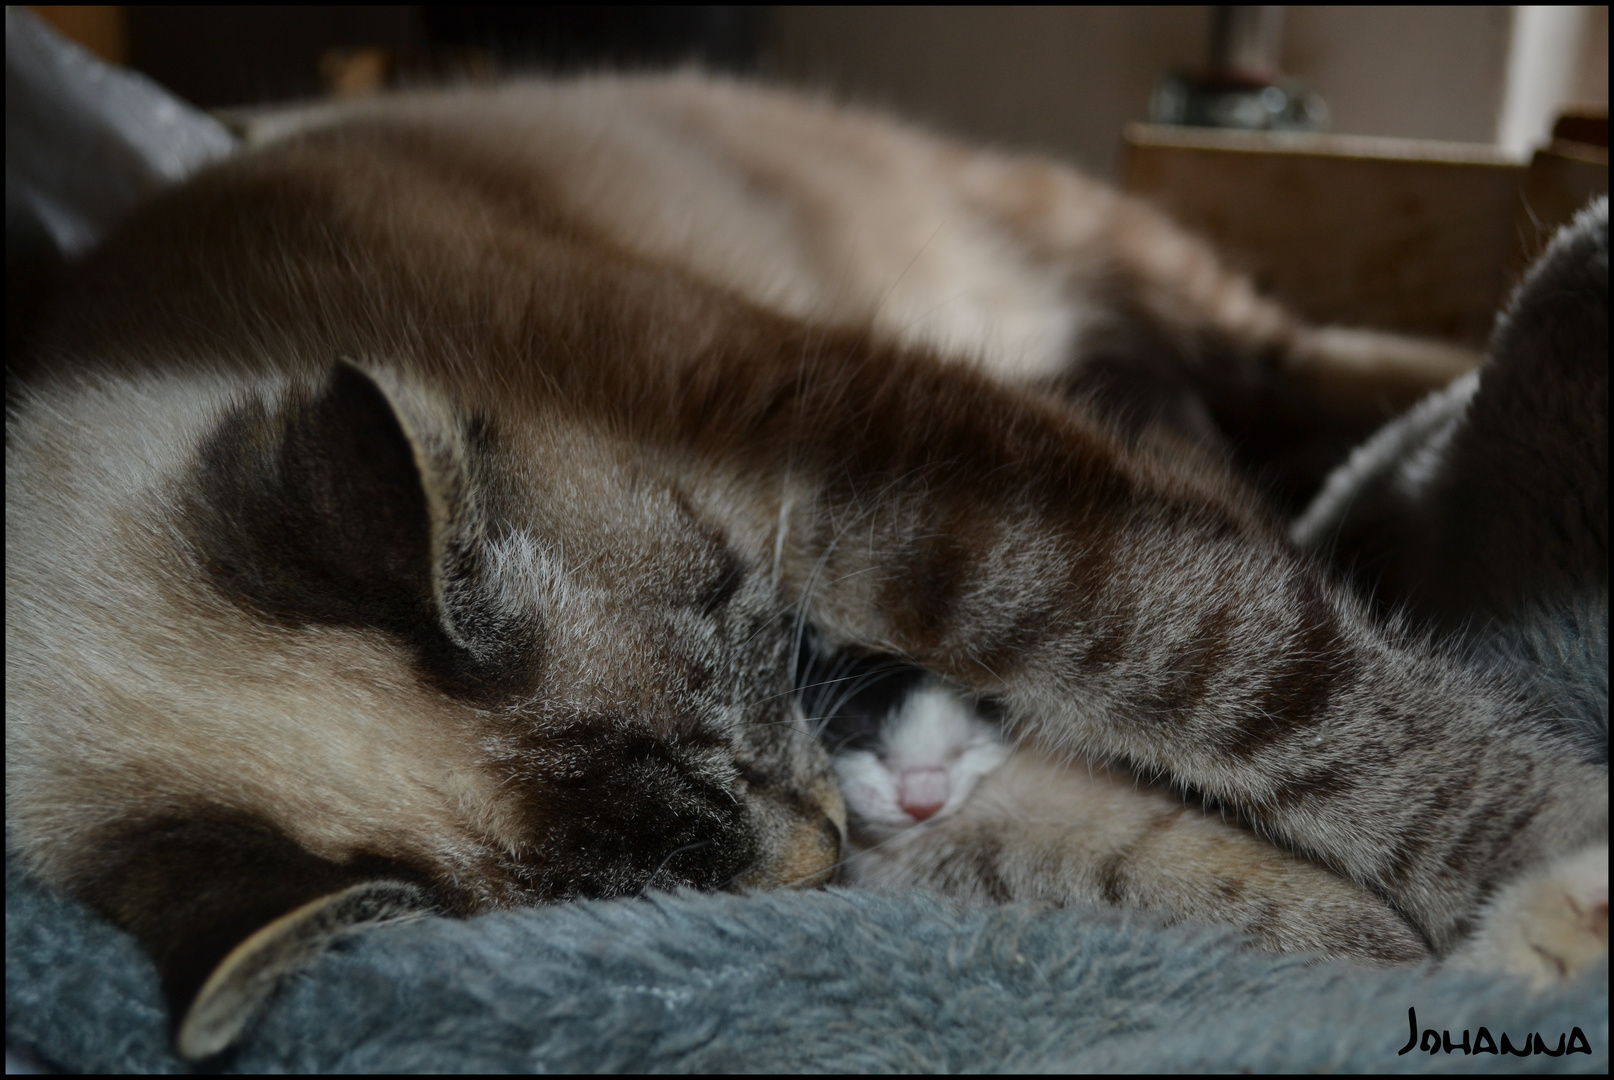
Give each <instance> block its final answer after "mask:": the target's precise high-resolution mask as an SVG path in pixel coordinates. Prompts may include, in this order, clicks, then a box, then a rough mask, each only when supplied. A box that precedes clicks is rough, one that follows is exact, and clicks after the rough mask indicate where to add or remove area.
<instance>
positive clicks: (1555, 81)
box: [35, 5, 1608, 178]
mask: <svg viewBox="0 0 1614 1080" xmlns="http://www.w3.org/2000/svg"><path fill="white" fill-rule="evenodd" d="M35 10H37V11H39V12H40V13H41V14H43V15H45V16H46V17H47V18H48V19H51V20H53V21H55V22H56V23H57V25H58V26H62V27H64V28H67V29H68V32H69V33H70V34H71V35H73V36H76V37H78V39H79V40H81V41H86V42H89V43H91V44H92V46H93V47H97V48H99V49H102V50H104V52H103V55H108V56H110V57H111V58H113V59H116V60H118V61H120V62H127V63H129V64H131V65H132V66H133V67H135V68H137V69H139V70H142V71H144V72H146V73H147V74H149V75H151V76H152V77H154V78H155V79H157V81H159V82H161V83H163V84H164V85H166V86H168V87H169V88H170V89H172V90H174V91H175V92H176V93H178V94H180V95H181V96H183V97H186V98H188V99H190V100H191V101H193V102H195V103H197V104H199V105H203V106H205V107H217V106H226V105H240V104H248V103H260V102H267V101H273V100H282V99H285V98H290V97H306V96H311V95H314V94H317V93H320V92H322V90H324V89H327V88H328V87H329V85H330V68H329V64H328V62H327V63H326V65H325V67H324V68H323V69H322V61H328V59H329V57H330V56H331V54H332V52H333V50H343V49H347V50H356V49H365V48H386V49H391V50H395V51H397V52H398V53H399V54H400V55H403V54H404V53H405V52H407V53H409V55H414V56H417V57H418V56H426V55H428V54H429V53H430V52H431V50H434V49H438V50H440V49H445V48H448V49H453V48H479V49H484V50H486V51H487V52H489V53H490V54H492V55H494V56H495V57H496V59H497V60H498V62H499V64H500V66H501V68H502V69H503V70H512V69H533V68H538V69H543V70H574V69H577V68H580V67H582V68H586V67H592V66H599V65H601V64H623V63H626V64H632V65H643V64H650V65H666V64H672V63H676V62H679V61H680V60H683V59H688V58H693V59H695V60H697V61H699V62H701V63H704V64H706V65H707V66H710V67H715V68H718V69H721V70H729V71H736V72H749V73H759V74H761V75H763V76H765V77H771V78H777V79H781V80H784V81H786V82H789V83H792V84H797V85H804V86H809V87H816V88H822V89H827V90H831V91H833V92H836V93H840V94H844V95H848V96H851V97H854V98H857V99H860V100H865V101H869V102H873V103H876V104H882V105H887V106H890V107H892V108H894V109H896V110H898V111H900V112H903V113H905V114H908V115H910V116H914V117H917V118H919V119H922V120H925V121H927V122H929V123H931V124H932V125H934V126H936V127H938V128H940V129H942V130H945V131H949V132H953V133H956V134H960V135H965V136H970V137H973V138H976V139H980V140H985V141H988V142H994V143H997V144H1000V145H1004V146H1009V147H1015V148H1023V149H1035V150H1042V151H1046V152H1051V153H1054V154H1057V155H1059V156H1062V157H1064V158H1066V159H1068V160H1072V161H1075V162H1077V163H1079V164H1081V165H1083V166H1085V167H1086V168H1088V169H1089V170H1091V171H1094V172H1096V173H1098V174H1100V175H1104V176H1108V177H1112V178H1113V177H1115V176H1116V174H1117V169H1118V161H1119V153H1120V131H1121V129H1122V126H1123V125H1124V124H1125V123H1127V122H1128V121H1135V120H1143V119H1145V118H1146V116H1147V110H1148V99H1149V92H1150V88H1151V86H1152V85H1153V84H1154V82H1155V80H1156V79H1157V78H1158V77H1159V76H1160V75H1161V74H1162V73H1163V72H1165V71H1166V70H1167V69H1171V68H1177V69H1194V68H1197V67H1199V66H1202V65H1203V63H1204V61H1205V58H1206V54H1207V49H1208V44H1209V35H1210V23H1211V14H1210V13H1211V9H1210V8H1209V7H1207V6H1192V7H1063V8H1042V7H1036V8H1033V7H993V8H983V7H973V8H972V7H930V8H926V7H900V8H899V7H810V8H809V7H803V8H794V7H777V8H737V7H687V6H686V7H648V6H619V7H592V8H582V7H568V6H550V7H526V8H509V7H478V6H465V5H461V6H457V7H452V8H450V7H434V6H382V7H362V8H360V7H289V8H274V7H257V6H244V7H211V8H202V7H171V6H161V5H154V6H141V7H127V8H123V7H98V8H85V7H74V8H53V7H40V8H36V9H35ZM1283 11H1284V19H1283V23H1284V29H1283V38H1282V49H1281V56H1282V66H1283V68H1284V70H1285V72H1286V73H1287V74H1288V75H1291V76H1294V77H1296V78H1298V79H1300V80H1301V81H1303V82H1305V83H1306V84H1308V85H1309V86H1310V87H1311V88H1313V89H1315V90H1317V91H1318V92H1320V93H1321V94H1322V96H1323V97H1324V98H1325V99H1326V101H1327V102H1328V105H1329V106H1330V110H1331V112H1332V125H1331V130H1332V131H1334V132H1337V133H1344V134H1363V135H1389V136H1400V137H1408V138H1420V139H1440V140H1454V141H1461V142H1473V143H1489V144H1497V145H1501V146H1503V147H1504V148H1506V149H1507V150H1509V151H1510V152H1513V153H1516V154H1524V153H1526V152H1527V151H1528V150H1529V149H1530V148H1531V147H1532V146H1534V145H1538V144H1539V143H1541V142H1544V141H1545V140H1546V138H1547V134H1548V132H1549V131H1550V129H1551V124H1552V120H1553V118H1554V117H1555V116H1556V114H1557V113H1558V112H1559V111H1560V110H1561V108H1562V107H1563V106H1564V105H1565V104H1579V105H1585V106H1591V107H1593V108H1601V109H1602V110H1603V111H1605V112H1606V110H1607V107H1608V8H1607V7H1606V6H1604V7H1591V6H1564V7H1525V6H1518V7H1508V6H1494V7H1473V6H1470V7H1437V6H1410V7H1301V6H1295V7H1288V8H1285V9H1283ZM75 28H76V33H75Z"/></svg>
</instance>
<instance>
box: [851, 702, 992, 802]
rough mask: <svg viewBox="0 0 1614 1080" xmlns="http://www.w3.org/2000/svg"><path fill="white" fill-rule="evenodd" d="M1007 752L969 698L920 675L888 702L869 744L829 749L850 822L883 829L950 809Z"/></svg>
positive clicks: (963, 798)
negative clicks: (911, 686)
mask: <svg viewBox="0 0 1614 1080" xmlns="http://www.w3.org/2000/svg"><path fill="white" fill-rule="evenodd" d="M1007 757H1008V747H1007V746H1005V745H1004V743H1003V741H1002V739H1001V738H1000V737H999V733H998V731H997V729H996V728H995V727H994V726H993V725H992V724H990V723H988V722H987V721H986V720H984V719H982V717H981V716H980V714H979V712H978V711H977V710H976V709H975V708H974V707H973V706H972V705H971V704H970V703H968V702H967V701H965V700H964V699H963V698H960V697H959V696H958V695H956V694H954V693H952V692H951V691H949V690H946V689H944V688H943V687H941V686H939V685H936V684H935V683H934V682H931V681H929V680H924V681H922V682H920V684H919V685H918V686H917V687H916V688H915V689H914V690H913V691H912V692H910V693H909V694H908V695H907V696H906V697H904V698H902V699H901V700H899V701H898V702H897V703H896V704H895V705H894V706H893V707H892V708H891V710H890V712H889V713H888V714H887V715H886V716H885V718H884V720H883V721H882V722H881V723H880V725H879V727H878V730H877V733H876V737H875V738H874V740H873V742H872V745H852V744H848V745H847V746H846V747H844V748H842V749H841V750H839V751H838V752H837V753H836V755H835V772H836V775H837V776H838V777H839V779H840V782H841V791H842V794H843V796H844V797H845V799H846V805H847V810H848V812H849V814H850V816H851V819H852V823H853V825H854V826H859V827H862V828H865V829H869V830H871V831H873V832H877V833H891V832H896V831H900V830H902V829H908V828H912V827H913V826H915V825H918V824H920V823H921V822H925V821H932V820H937V819H945V818H947V817H950V816H952V815H953V814H955V813H957V812H958V810H959V808H960V807H962V806H963V805H964V802H965V800H967V799H968V798H969V795H970V792H971V791H973V790H974V788H975V784H976V782H977V781H978V780H980V778H981V777H983V776H985V775H986V774H987V773H989V772H991V771H992V770H993V769H995V768H997V767H998V766H999V765H1001V764H1002V763H1003V761H1004V759H1005V758H1007Z"/></svg>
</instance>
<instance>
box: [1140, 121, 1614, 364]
mask: <svg viewBox="0 0 1614 1080" xmlns="http://www.w3.org/2000/svg"><path fill="white" fill-rule="evenodd" d="M1567 119H1568V118H1566V121H1567ZM1580 119H1584V118H1580ZM1592 119H1593V123H1592V125H1591V126H1590V127H1589V128H1588V127H1587V126H1585V125H1582V126H1580V127H1576V128H1573V130H1574V131H1575V133H1576V134H1579V135H1580V136H1581V137H1583V138H1591V139H1593V140H1595V138H1596V135H1595V132H1596V131H1598V130H1599V128H1598V126H1597V124H1596V118H1592ZM1566 128H1568V125H1567V122H1560V125H1559V130H1560V131H1563V130H1566ZM1588 130H1589V131H1591V132H1592V133H1593V134H1592V135H1590V136H1587V135H1585V134H1583V133H1584V132H1585V131H1588ZM1600 131H1601V133H1602V135H1601V137H1602V142H1603V145H1602V146H1601V147H1599V146H1596V145H1595V143H1594V142H1578V141H1570V140H1568V139H1561V138H1560V139H1555V140H1554V142H1553V144H1552V146H1551V147H1550V148H1548V149H1546V150H1543V151H1540V152H1538V153H1537V154H1536V155H1535V158H1534V159H1533V160H1532V161H1531V162H1529V163H1528V164H1526V163H1523V162H1519V161H1517V160H1514V159H1511V158H1509V157H1506V156H1505V155H1503V154H1502V153H1501V152H1500V151H1498V150H1496V149H1495V148H1493V147H1490V146H1486V145H1478V144H1468V143H1440V142H1425V141H1421V140H1412V139H1381V138H1367V137H1361V136H1348V135H1299V134H1266V133H1260V132H1235V131H1220V130H1213V129H1204V128H1180V127H1159V126H1152V125H1144V124H1135V125H1132V126H1130V127H1128V128H1127V130H1126V132H1125V136H1124V138H1125V143H1126V166H1125V185H1126V187H1127V189H1128V190H1129V191H1131V192H1133V193H1135V194H1138V195H1142V196H1144V197H1146V198H1148V199H1149V200H1150V201H1152V202H1153V203H1155V205H1157V206H1159V207H1160V208H1161V209H1163V210H1165V211H1166V212H1167V213H1169V214H1170V215H1171V216H1172V217H1174V218H1175V219H1176V220H1178V221H1179V222H1181V223H1182V224H1184V225H1186V226H1187V227H1188V228H1190V229H1192V230H1193V231H1195V232H1197V233H1199V234H1200V235H1202V236H1204V237H1205V238H1206V239H1208V240H1210V241H1211V242H1213V243H1214V244H1216V245H1217V246H1218V248H1220V249H1221V250H1222V251H1223V252H1224V253H1225V254H1226V255H1227V257H1228V258H1229V259H1230V261H1232V262H1233V263H1234V264H1235V265H1236V266H1238V267H1239V268H1240V269H1243V270H1245V271H1246V272H1248V273H1250V274H1251V275H1252V276H1253V277H1254V278H1255V280H1256V281H1257V282H1258V283H1259V284H1260V285H1261V286H1262V288H1263V289H1265V290H1266V291H1268V292H1270V293H1272V294H1273V295H1275V296H1277V297H1278V298H1280V299H1282V300H1283V301H1285V302H1286V303H1288V304H1289V305H1291V306H1292V307H1294V308H1295V309H1296V310H1298V311H1300V312H1302V313H1304V314H1305V315H1306V316H1307V317H1309V318H1310V319H1312V320H1313V321H1316V322H1321V323H1341V324H1348V325H1356V326H1372V327H1378V328H1382V329H1388V330H1402V331H1406V332H1409V333H1418V334H1427V335H1431V336H1435V337H1441V338H1446V339H1448V340H1452V341H1462V342H1466V343H1469V344H1475V345H1477V344H1481V343H1483V342H1484V340H1485V337H1486V335H1487V334H1488V333H1489V332H1490V328H1491V323H1492V320H1493V319H1494V317H1495V313H1496V309H1497V307H1498V306H1499V305H1500V304H1501V303H1502V302H1503V300H1504V299H1505V298H1506V296H1507V292H1508V290H1509V289H1510V288H1511V287H1512V285H1513V284H1514V282H1515V281H1516V280H1517V277H1518V273H1519V271H1520V270H1521V269H1522V268H1523V267H1524V266H1525V265H1526V264H1527V263H1528V261H1529V259H1530V258H1531V257H1533V256H1534V255H1535V254H1536V253H1537V252H1539V251H1540V249H1541V247H1542V246H1543V245H1544V244H1545V242H1546V240H1547V239H1548V238H1549V237H1550V236H1551V233H1552V230H1553V229H1554V228H1555V227H1556V226H1557V225H1559V224H1561V223H1562V222H1564V221H1567V220H1568V219H1569V218H1570V217H1571V216H1572V215H1573V214H1574V211H1575V210H1576V209H1578V208H1579V207H1581V206H1583V205H1584V204H1585V203H1586V201H1587V199H1589V198H1590V197H1591V196H1592V195H1594V194H1597V193H1606V192H1607V191H1608V149H1607V132H1608V123H1607V118H1606V116H1604V117H1602V118H1601V125H1600Z"/></svg>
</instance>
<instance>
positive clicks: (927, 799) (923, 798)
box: [897, 769, 947, 821]
mask: <svg viewBox="0 0 1614 1080" xmlns="http://www.w3.org/2000/svg"><path fill="white" fill-rule="evenodd" d="M946 802H947V771H946V770H945V769H904V770H903V771H902V773H901V774H900V775H898V777H897V805H898V806H900V807H902V810H903V813H905V814H907V815H908V816H909V817H911V818H913V819H914V820H915V821H924V820H925V819H926V818H928V817H931V816H933V815H934V814H935V813H936V811H938V810H940V809H941V808H942V807H943V806H944V805H945V804H946Z"/></svg>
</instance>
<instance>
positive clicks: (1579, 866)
mask: <svg viewBox="0 0 1614 1080" xmlns="http://www.w3.org/2000/svg"><path fill="white" fill-rule="evenodd" d="M1480 917H1481V923H1480V929H1479V932H1478V933H1476V934H1475V935H1474V937H1473V938H1472V939H1471V940H1470V941H1468V942H1467V943H1466V944H1465V945H1464V946H1463V948H1462V949H1460V950H1459V951H1458V952H1457V953H1456V954H1455V955H1454V956H1453V957H1452V958H1451V960H1450V962H1449V966H1451V967H1454V968H1460V969H1465V970H1469V971H1487V972H1497V973H1504V972H1505V973H1508V974H1514V975H1523V976H1525V977H1527V978H1529V979H1530V982H1531V984H1532V985H1533V986H1537V987H1540V986H1546V985H1549V984H1551V983H1555V982H1561V981H1564V980H1567V979H1570V978H1573V977H1574V976H1575V975H1577V974H1578V973H1579V972H1580V971H1582V970H1583V969H1585V968H1587V967H1589V966H1590V965H1592V964H1594V963H1596V962H1597V961H1599V960H1601V959H1602V958H1603V957H1605V956H1607V955H1608V846H1607V845H1606V844H1603V845H1598V846H1595V847H1590V848H1586V849H1584V850H1582V851H1579V852H1576V853H1575V854H1573V855H1569V856H1566V857H1564V858H1561V859H1559V860H1557V861H1556V862H1553V863H1551V864H1549V865H1547V866H1546V867H1544V868H1542V869H1540V870H1538V871H1536V872H1534V873H1532V874H1529V875H1527V876H1525V877H1523V878H1521V879H1519V880H1518V881H1515V882H1513V883H1512V884H1510V885H1508V886H1506V887H1505V888H1503V889H1502V890H1500V891H1499V892H1498V893H1497V894H1496V895H1495V896H1494V897H1492V898H1491V900H1490V902H1489V903H1488V904H1486V906H1485V908H1484V910H1483V911H1482V912H1481V916H1480Z"/></svg>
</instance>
